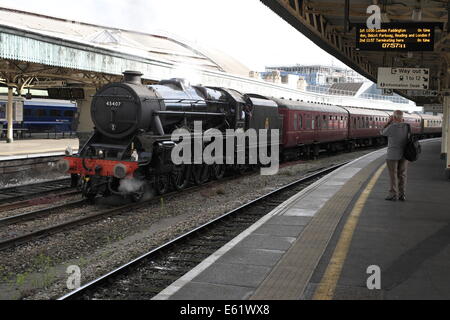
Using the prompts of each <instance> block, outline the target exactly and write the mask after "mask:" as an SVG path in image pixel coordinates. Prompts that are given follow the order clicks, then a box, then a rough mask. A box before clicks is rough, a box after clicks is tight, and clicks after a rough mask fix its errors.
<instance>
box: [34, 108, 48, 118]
mask: <svg viewBox="0 0 450 320" xmlns="http://www.w3.org/2000/svg"><path fill="white" fill-rule="evenodd" d="M36 114H37V116H38V117H45V116H46V115H47V112H46V110H45V109H37V111H36Z"/></svg>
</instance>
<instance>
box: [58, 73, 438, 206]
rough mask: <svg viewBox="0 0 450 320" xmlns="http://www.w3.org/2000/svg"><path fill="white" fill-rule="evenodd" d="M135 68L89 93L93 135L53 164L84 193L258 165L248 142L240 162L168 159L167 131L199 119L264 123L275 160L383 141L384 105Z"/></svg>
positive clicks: (138, 192)
mask: <svg viewBox="0 0 450 320" xmlns="http://www.w3.org/2000/svg"><path fill="white" fill-rule="evenodd" d="M141 75H142V74H141V73H140V72H135V71H125V72H124V81H123V82H120V83H110V84H107V85H105V86H104V87H103V88H101V89H100V90H99V91H98V92H97V93H96V94H95V96H94V98H93V101H92V105H91V117H92V120H93V123H94V125H95V128H94V132H93V134H92V135H91V136H90V138H89V139H88V140H87V141H85V142H84V143H83V146H82V147H81V148H80V151H79V153H78V154H77V155H68V156H66V157H65V158H64V160H62V161H61V162H60V163H59V167H60V169H61V170H64V171H67V172H69V173H70V174H71V176H72V183H73V184H74V185H78V186H80V188H81V189H82V191H83V195H84V196H85V197H87V198H94V197H95V196H97V195H103V196H107V195H110V194H120V195H127V196H131V197H132V198H133V199H134V200H139V199H140V198H141V197H142V196H143V195H144V193H145V192H146V191H147V190H148V188H153V189H154V190H155V191H156V192H157V193H159V194H163V193H165V192H167V191H168V190H169V189H171V188H173V189H176V190H180V189H183V188H185V187H186V186H187V185H188V184H189V183H191V182H193V183H195V184H202V183H204V182H206V181H207V180H209V179H210V178H213V179H220V178H222V177H223V176H224V174H225V171H226V170H234V171H237V172H243V171H245V170H247V169H248V168H254V167H256V166H257V165H258V163H257V164H256V165H252V164H250V163H253V162H249V159H248V155H249V153H250V152H249V150H250V149H251V148H259V146H255V145H245V148H246V149H245V156H246V164H242V163H240V164H237V163H236V162H234V163H233V164H230V163H229V161H225V160H224V161H217V163H213V164H209V165H207V164H205V163H195V162H192V163H182V164H178V165H176V164H174V163H173V161H172V159H171V153H172V150H173V149H174V147H175V146H176V145H177V144H178V143H180V142H181V141H179V140H178V141H177V140H175V141H173V140H172V139H171V134H172V133H173V132H174V131H175V130H177V129H181V128H182V129H185V130H187V131H188V132H190V133H192V135H194V126H195V122H196V121H201V123H202V129H203V131H204V132H205V131H208V130H209V129H217V130H220V131H221V132H222V133H224V134H225V132H226V130H230V129H232V130H235V131H248V130H249V129H255V130H261V129H266V131H264V130H263V131H259V132H265V133H266V134H267V135H268V136H267V137H266V138H267V139H268V140H270V134H269V133H270V132H271V131H273V130H278V131H279V141H270V143H269V144H270V145H271V146H272V148H273V146H275V145H277V149H273V150H278V147H279V156H280V158H281V159H295V158H299V157H301V156H305V157H309V156H317V155H318V154H319V152H321V151H323V150H328V151H336V150H348V151H351V150H353V149H354V148H355V147H357V146H369V145H381V144H384V143H385V142H386V139H385V138H384V137H382V136H380V133H379V132H380V129H381V128H382V127H383V126H384V124H385V123H386V122H387V121H388V119H389V116H390V113H389V112H386V111H380V110H369V109H363V108H354V107H339V106H334V105H326V104H315V103H307V102H303V101H293V100H287V99H275V98H268V97H264V96H261V95H256V94H242V93H240V92H238V91H236V90H233V89H227V88H217V87H205V86H191V85H190V84H189V83H187V82H186V81H184V80H183V79H171V80H163V81H160V82H159V83H158V84H157V85H150V86H145V85H142V83H141ZM405 121H407V122H409V123H411V126H412V132H413V134H414V135H416V136H417V137H425V136H436V135H439V134H440V132H441V129H440V128H441V126H442V118H441V117H437V116H428V115H421V116H419V115H415V114H405ZM80 145H81V144H80ZM206 146H207V143H205V144H203V146H202V148H205V147H206ZM234 151H235V154H236V155H235V156H236V157H237V153H238V152H237V150H234ZM269 152H270V150H269ZM130 181H133V183H128V182H130Z"/></svg>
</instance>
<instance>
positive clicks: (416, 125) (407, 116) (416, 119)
mask: <svg viewBox="0 0 450 320" xmlns="http://www.w3.org/2000/svg"><path fill="white" fill-rule="evenodd" d="M403 120H404V122H405V123H409V125H410V126H411V133H412V134H414V135H419V134H420V133H421V131H422V125H421V123H422V121H421V120H422V118H421V117H420V116H419V115H418V114H415V113H408V112H403Z"/></svg>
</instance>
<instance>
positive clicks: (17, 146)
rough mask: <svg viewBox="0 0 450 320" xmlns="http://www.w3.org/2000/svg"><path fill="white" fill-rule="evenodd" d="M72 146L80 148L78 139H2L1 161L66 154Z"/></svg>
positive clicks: (0, 146)
mask: <svg viewBox="0 0 450 320" xmlns="http://www.w3.org/2000/svg"><path fill="white" fill-rule="evenodd" d="M68 146H70V147H71V148H72V149H73V150H74V151H76V150H78V139H29V140H15V141H14V142H13V143H6V141H0V161H4V160H19V159H27V158H37V157H46V156H49V157H50V156H58V155H64V151H65V150H66V148H67V147H68Z"/></svg>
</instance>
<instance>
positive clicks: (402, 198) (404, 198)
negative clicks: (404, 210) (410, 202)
mask: <svg viewBox="0 0 450 320" xmlns="http://www.w3.org/2000/svg"><path fill="white" fill-rule="evenodd" d="M398 200H400V201H405V200H406V196H405V195H404V194H402V195H401V196H400V197H398Z"/></svg>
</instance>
